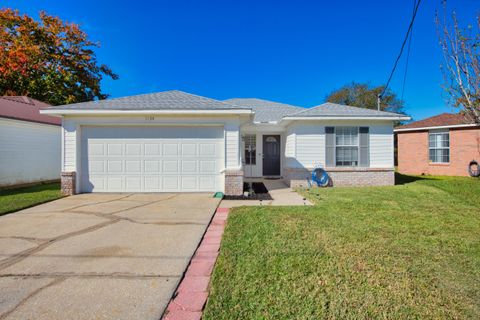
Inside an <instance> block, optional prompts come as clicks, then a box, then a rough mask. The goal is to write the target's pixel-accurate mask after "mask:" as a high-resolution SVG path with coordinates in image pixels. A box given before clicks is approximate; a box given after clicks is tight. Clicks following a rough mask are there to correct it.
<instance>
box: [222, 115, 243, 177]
mask: <svg viewBox="0 0 480 320" xmlns="http://www.w3.org/2000/svg"><path fill="white" fill-rule="evenodd" d="M225 162H226V169H240V166H241V163H240V124H239V123H238V121H227V122H226V123H225Z"/></svg>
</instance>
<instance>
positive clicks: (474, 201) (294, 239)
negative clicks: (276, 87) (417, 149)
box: [204, 176, 480, 319]
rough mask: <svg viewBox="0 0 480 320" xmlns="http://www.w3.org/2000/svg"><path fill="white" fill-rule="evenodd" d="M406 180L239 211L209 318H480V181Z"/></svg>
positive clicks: (226, 241) (230, 221) (324, 192)
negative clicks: (309, 203) (288, 204)
mask: <svg viewBox="0 0 480 320" xmlns="http://www.w3.org/2000/svg"><path fill="white" fill-rule="evenodd" d="M400 181H401V182H402V183H403V184H401V185H397V186H392V187H370V188H328V189H317V190H311V191H304V194H305V195H306V196H307V197H308V198H309V199H311V200H313V201H314V202H315V203H316V205H315V206H314V207H244V208H238V209H235V210H233V211H232V213H231V215H230V216H229V219H228V224H227V228H226V230H225V234H224V238H223V240H222V247H221V252H220V256H219V259H218V261H217V264H216V266H215V270H214V274H213V278H212V283H211V292H210V297H209V300H208V303H207V306H206V309H205V312H204V319H372V318H376V319H479V318H480V180H478V179H476V180H475V179H473V178H472V179H470V178H443V177H436V178H427V177H425V178H420V177H408V176H400Z"/></svg>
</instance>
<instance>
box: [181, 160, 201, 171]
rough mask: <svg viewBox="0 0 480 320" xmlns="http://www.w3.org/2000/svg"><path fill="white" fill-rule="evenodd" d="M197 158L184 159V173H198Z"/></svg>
mask: <svg viewBox="0 0 480 320" xmlns="http://www.w3.org/2000/svg"><path fill="white" fill-rule="evenodd" d="M197 162H198V161H197V160H182V173H197Z"/></svg>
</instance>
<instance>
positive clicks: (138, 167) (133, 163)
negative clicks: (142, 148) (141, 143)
mask: <svg viewBox="0 0 480 320" xmlns="http://www.w3.org/2000/svg"><path fill="white" fill-rule="evenodd" d="M141 172H142V160H140V159H138V160H125V173H126V174H129V173H133V174H137V173H141Z"/></svg>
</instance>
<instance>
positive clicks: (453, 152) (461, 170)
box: [397, 128, 480, 176]
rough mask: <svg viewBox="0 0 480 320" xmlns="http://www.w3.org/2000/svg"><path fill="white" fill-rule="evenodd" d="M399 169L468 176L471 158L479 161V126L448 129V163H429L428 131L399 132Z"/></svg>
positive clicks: (400, 170)
mask: <svg viewBox="0 0 480 320" xmlns="http://www.w3.org/2000/svg"><path fill="white" fill-rule="evenodd" d="M397 137H398V171H399V172H400V173H404V174H413V175H422V174H427V175H444V176H468V171H467V166H468V164H469V163H470V161H471V160H473V159H475V160H477V161H480V129H479V128H463V129H450V163H446V164H443V163H442V164H438V163H437V164H435V163H430V161H429V158H428V131H413V132H412V131H408V132H398V133H397Z"/></svg>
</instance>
